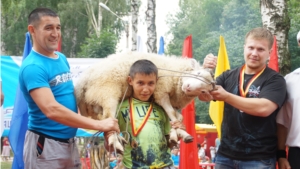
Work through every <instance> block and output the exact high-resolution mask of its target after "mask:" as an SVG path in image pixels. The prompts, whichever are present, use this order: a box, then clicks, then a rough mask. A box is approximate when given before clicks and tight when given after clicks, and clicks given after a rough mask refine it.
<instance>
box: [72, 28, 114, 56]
mask: <svg viewBox="0 0 300 169" xmlns="http://www.w3.org/2000/svg"><path fill="white" fill-rule="evenodd" d="M117 41H118V38H117V36H116V35H115V34H114V33H112V32H109V31H107V30H102V32H101V36H100V37H98V36H97V35H96V34H95V33H94V34H92V35H91V36H90V37H88V38H86V40H85V43H84V44H83V45H81V52H79V53H78V55H77V56H78V57H80V58H104V57H106V56H108V55H109V54H112V53H115V52H116V45H117Z"/></svg>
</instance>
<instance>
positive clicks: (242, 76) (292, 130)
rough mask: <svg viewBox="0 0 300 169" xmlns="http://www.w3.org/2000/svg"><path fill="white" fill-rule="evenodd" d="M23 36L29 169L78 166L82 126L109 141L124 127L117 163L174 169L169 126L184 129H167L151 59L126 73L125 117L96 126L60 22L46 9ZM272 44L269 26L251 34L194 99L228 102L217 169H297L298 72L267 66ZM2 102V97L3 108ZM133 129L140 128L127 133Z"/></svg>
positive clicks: (175, 152)
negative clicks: (234, 62)
mask: <svg viewBox="0 0 300 169" xmlns="http://www.w3.org/2000/svg"><path fill="white" fill-rule="evenodd" d="M28 31H29V32H30V34H31V37H32V40H33V48H32V51H31V53H30V54H29V55H28V56H27V58H26V59H25V60H24V61H23V64H22V66H21V68H20V75H19V82H20V88H21V90H22V92H23V95H24V97H25V99H26V101H27V102H28V110H29V112H28V113H29V123H28V131H27V133H26V139H25V145H24V162H25V168H26V169H31V168H80V165H81V164H80V160H79V155H78V150H77V146H76V144H74V136H75V133H76V130H77V128H79V127H80V128H85V129H92V130H98V131H103V132H105V138H106V139H107V137H108V136H109V135H110V133H111V132H112V131H113V132H117V133H119V132H120V130H121V131H123V130H125V128H129V130H127V131H130V132H129V136H130V138H129V144H126V145H125V149H124V154H123V159H122V165H123V166H124V167H125V168H126V169H129V168H162V169H174V168H178V167H179V162H180V161H179V159H180V158H179V157H180V154H179V148H178V147H177V146H176V145H175V146H174V145H173V144H170V143H169V141H168V134H169V131H170V129H171V128H181V129H185V127H184V125H183V124H182V123H180V122H179V123H172V124H171V123H170V122H169V119H168V117H167V116H166V113H165V112H164V110H163V109H162V108H161V107H160V106H159V105H157V104H156V103H155V102H154V101H153V96H152V95H153V92H154V90H155V88H156V84H157V80H158V73H157V72H158V70H157V67H156V66H155V65H154V64H153V63H152V62H151V61H149V60H139V61H136V62H135V63H134V64H133V65H132V66H131V68H130V72H128V73H129V76H128V79H127V81H128V84H129V86H130V87H131V88H132V90H133V95H132V96H131V97H130V98H128V99H126V100H124V102H123V103H122V104H121V105H120V111H122V112H129V113H128V114H127V115H124V114H122V113H118V115H119V116H118V117H117V119H113V118H108V119H105V120H94V119H90V118H87V117H83V116H80V115H79V114H78V113H77V105H76V100H75V96H74V86H73V82H72V79H71V76H70V66H69V64H68V62H67V60H66V56H65V55H64V54H62V53H60V52H57V51H56V49H57V46H58V42H59V40H60V38H61V23H60V19H59V16H58V15H57V14H56V13H55V12H54V11H52V10H51V9H48V8H36V9H34V10H33V11H32V12H31V13H30V14H29V16H28ZM298 35H299V36H298V37H297V40H298V43H299V46H300V34H298ZM272 44H273V35H272V33H271V32H270V31H269V30H267V29H266V28H254V29H252V30H250V31H249V32H248V33H247V34H246V37H245V43H244V61H245V64H244V65H242V66H241V67H238V68H235V69H232V70H228V71H225V72H224V73H222V74H221V75H220V76H219V77H217V79H216V87H215V90H213V91H211V92H209V93H203V94H202V95H200V96H199V97H198V98H199V99H200V100H202V101H211V100H219V101H224V102H225V106H224V116H223V117H224V118H223V122H222V137H221V138H220V142H221V143H219V145H216V147H210V148H209V149H210V152H211V159H210V160H211V161H213V162H215V168H216V169H231V168H232V169H235V168H247V167H248V168H251V167H252V168H264V167H265V168H270V169H273V168H275V165H276V161H277V160H278V162H279V167H280V169H288V168H293V169H295V168H300V161H299V160H297V159H298V157H299V154H300V148H299V147H300V145H299V144H300V135H299V132H298V131H299V128H300V126H299V122H298V120H299V118H300V116H299V115H298V114H297V113H296V112H297V111H299V109H300V107H299V104H297V102H298V101H299V97H300V93H299V90H297V88H296V86H297V82H299V80H300V76H299V75H300V71H299V69H297V70H295V71H294V72H292V73H290V74H288V75H287V76H286V77H285V78H284V77H283V76H281V75H280V74H279V73H277V72H275V71H273V70H272V69H270V68H268V67H267V66H266V63H267V60H268V59H269V57H270V53H271V51H272ZM216 64H217V60H216V57H215V56H214V55H212V54H209V55H207V56H206V58H205V60H204V63H203V67H205V68H215V67H216ZM33 75H34V76H33ZM2 98H3V96H2V92H1V105H2V102H3V99H2ZM285 101H286V102H285ZM136 110H137V111H136ZM144 110H146V113H147V114H146V116H140V115H139V113H138V112H139V111H141V112H142V111H144ZM153 111H154V112H155V114H154V113H151V112H153ZM277 114H278V116H277ZM152 116H153V117H152ZM154 116H155V117H154ZM145 117H147V118H145ZM148 117H149V118H148ZM131 118H134V119H135V120H134V121H132V120H130V119H131ZM128 123H131V125H128ZM157 124H159V125H157ZM136 126H137V127H138V128H137V129H136V128H132V127H136ZM277 129H278V132H277ZM277 139H278V142H277ZM106 142H107V140H106ZM277 143H278V144H277ZM2 144H3V150H2V157H6V156H7V155H6V152H7V149H6V147H8V146H9V142H8V140H7V139H5V140H3V143H2ZM286 145H287V146H289V156H288V159H287V157H286V154H285V147H286ZM206 148H207V147H206ZM170 149H171V152H172V153H170ZM198 149H199V151H198V155H199V159H200V161H201V162H205V161H207V160H209V159H207V158H206V155H205V151H204V149H205V144H199V145H198Z"/></svg>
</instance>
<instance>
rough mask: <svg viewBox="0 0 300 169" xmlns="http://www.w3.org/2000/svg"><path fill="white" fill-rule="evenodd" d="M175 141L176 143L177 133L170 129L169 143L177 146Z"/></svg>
mask: <svg viewBox="0 0 300 169" xmlns="http://www.w3.org/2000/svg"><path fill="white" fill-rule="evenodd" d="M177 141H178V137H177V132H176V130H175V129H173V128H171V130H170V139H169V142H170V143H173V144H177Z"/></svg>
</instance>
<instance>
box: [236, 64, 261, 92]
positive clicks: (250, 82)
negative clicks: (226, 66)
mask: <svg viewBox="0 0 300 169" xmlns="http://www.w3.org/2000/svg"><path fill="white" fill-rule="evenodd" d="M265 68H266V66H265V67H264V68H263V69H262V70H261V71H259V72H257V73H256V74H255V75H254V76H253V77H252V78H251V79H250V81H249V82H248V83H247V86H246V88H245V91H244V88H243V87H244V73H245V65H244V66H243V67H242V68H241V70H240V82H239V83H240V86H239V90H240V95H241V96H242V97H246V95H247V93H248V91H249V88H250V86H251V84H252V83H253V82H254V81H255V80H256V79H257V78H258V77H259V76H260V75H261V74H262V73H263V72H264V70H265Z"/></svg>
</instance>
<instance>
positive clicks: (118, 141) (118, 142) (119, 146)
mask: <svg viewBox="0 0 300 169" xmlns="http://www.w3.org/2000/svg"><path fill="white" fill-rule="evenodd" d="M125 143H127V142H126V140H125V139H124V138H122V137H119V136H118V135H117V134H116V133H114V134H112V135H111V136H109V138H108V145H109V147H114V149H115V150H116V151H117V153H118V154H122V155H123V152H124V148H123V146H124V144H125Z"/></svg>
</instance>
